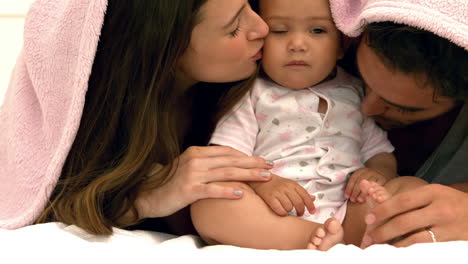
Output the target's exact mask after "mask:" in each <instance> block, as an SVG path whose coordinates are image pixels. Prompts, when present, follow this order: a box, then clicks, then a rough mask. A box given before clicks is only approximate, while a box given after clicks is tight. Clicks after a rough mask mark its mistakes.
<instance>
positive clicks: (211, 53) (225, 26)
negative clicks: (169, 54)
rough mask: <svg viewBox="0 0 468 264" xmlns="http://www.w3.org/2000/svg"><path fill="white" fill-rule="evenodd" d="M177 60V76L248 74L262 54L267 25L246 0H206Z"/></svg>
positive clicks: (226, 78)
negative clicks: (189, 37) (198, 20)
mask: <svg viewBox="0 0 468 264" xmlns="http://www.w3.org/2000/svg"><path fill="white" fill-rule="evenodd" d="M199 16H200V18H201V22H200V23H199V24H197V25H196V26H195V28H194V29H193V31H192V36H191V41H190V45H189V47H188V49H187V50H186V51H185V53H184V54H183V55H182V57H181V58H180V61H179V73H178V76H177V77H178V80H179V81H181V82H182V83H183V85H185V86H191V85H193V84H195V83H197V82H216V83H221V82H233V81H239V80H242V79H246V78H248V77H249V76H250V75H252V74H253V73H254V72H255V70H256V68H257V61H258V60H259V59H260V58H261V49H262V46H263V38H264V37H265V36H266V35H267V33H268V26H267V25H266V24H265V22H264V21H263V20H262V19H261V18H260V17H259V16H258V15H257V14H256V13H255V12H254V11H253V10H252V9H251V7H250V5H249V2H248V1H247V0H208V1H207V2H206V3H205V4H204V6H203V7H202V8H201V10H200V14H199Z"/></svg>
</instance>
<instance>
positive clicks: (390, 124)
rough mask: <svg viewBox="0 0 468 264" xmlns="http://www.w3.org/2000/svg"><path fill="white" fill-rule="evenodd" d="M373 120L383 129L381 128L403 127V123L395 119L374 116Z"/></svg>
mask: <svg viewBox="0 0 468 264" xmlns="http://www.w3.org/2000/svg"><path fill="white" fill-rule="evenodd" d="M374 120H375V122H376V123H377V124H378V125H379V126H380V127H381V128H382V129H383V130H391V129H395V128H401V127H405V124H403V123H400V122H395V121H390V120H387V119H383V118H378V117H376V118H374Z"/></svg>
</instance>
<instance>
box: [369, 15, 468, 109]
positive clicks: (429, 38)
mask: <svg viewBox="0 0 468 264" xmlns="http://www.w3.org/2000/svg"><path fill="white" fill-rule="evenodd" d="M363 37H364V41H365V42H366V44H367V45H368V46H369V47H370V48H371V49H372V50H373V51H374V52H375V53H376V54H377V56H379V58H380V59H381V60H382V61H383V63H384V64H385V66H387V67H388V68H389V69H391V70H393V71H397V72H403V73H406V74H410V75H416V76H418V77H419V76H423V77H424V78H423V80H424V81H427V82H429V83H430V84H431V85H432V86H433V87H434V88H435V91H434V92H435V95H440V96H447V97H452V98H454V99H456V100H460V101H466V100H467V99H468V51H466V50H465V49H463V48H462V47H460V46H457V45H456V44H454V43H452V42H450V41H449V40H447V39H445V38H442V37H439V36H437V35H435V34H434V33H432V32H429V31H426V30H422V29H418V28H414V27H410V26H407V25H403V24H395V23H392V22H380V23H370V24H368V25H366V26H365V27H364V34H363Z"/></svg>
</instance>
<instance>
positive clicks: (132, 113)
mask: <svg viewBox="0 0 468 264" xmlns="http://www.w3.org/2000/svg"><path fill="white" fill-rule="evenodd" d="M206 1H207V0H109V3H108V8H107V12H106V15H105V20H104V25H103V29H102V32H101V37H100V41H99V44H98V49H97V53H96V57H95V61H94V64H93V68H92V73H91V77H90V79H89V87H88V91H87V94H86V102H85V106H84V110H83V115H82V119H81V123H80V128H79V130H78V132H77V135H76V138H75V141H74V143H73V145H72V148H71V150H70V152H69V155H68V157H67V160H66V162H65V165H64V167H63V170H62V174H61V177H60V179H59V181H58V183H57V186H56V187H55V189H54V191H53V193H52V196H51V198H50V202H49V204H48V205H47V207H46V208H45V210H44V212H43V213H42V215H41V216H40V217H39V218H38V219H37V221H36V222H38V223H41V222H48V221H60V222H64V223H67V224H74V225H77V226H79V227H81V228H83V229H84V230H86V231H88V232H90V233H93V234H110V233H111V232H112V226H117V227H119V226H120V227H122V226H128V225H130V224H135V223H136V222H137V219H138V218H139V217H138V212H137V211H136V209H135V207H134V202H135V200H136V197H137V194H138V193H141V192H143V191H146V190H150V189H153V188H157V187H159V186H161V185H163V184H165V183H166V182H167V181H168V180H169V179H170V177H171V176H172V175H171V173H170V172H171V166H166V167H165V169H163V170H161V171H158V173H157V176H153V177H148V176H149V175H150V174H151V173H154V172H153V171H152V169H153V166H154V164H155V163H159V164H163V165H168V164H173V162H174V161H175V160H176V159H177V157H178V156H179V155H180V154H181V153H182V152H183V151H184V149H185V148H187V147H188V146H191V145H205V144H206V143H207V141H208V139H209V137H210V134H211V133H212V131H213V129H214V127H215V125H216V122H217V121H218V120H219V118H220V117H221V116H222V115H223V114H225V113H226V112H228V111H229V110H230V109H231V108H232V107H233V106H234V105H235V104H236V102H238V101H239V100H240V98H241V97H242V96H243V95H244V94H245V93H246V92H247V90H248V89H249V87H250V83H251V81H252V79H249V80H247V81H244V82H239V83H232V84H197V85H196V87H192V88H190V89H189V90H188V91H187V90H183V89H182V88H180V87H177V86H176V84H175V71H176V66H177V61H178V59H179V58H180V56H181V55H182V54H183V52H184V51H185V50H186V49H187V47H188V46H189V44H190V36H191V32H192V30H193V28H194V27H195V25H197V23H199V22H200V20H201V19H203V17H202V15H201V14H200V8H201V7H202V6H203V4H204V3H205V2H206ZM129 211H131V212H133V213H132V215H133V218H134V219H133V221H130V222H131V223H122V222H121V219H122V217H123V216H124V215H125V214H126V213H128V212H129Z"/></svg>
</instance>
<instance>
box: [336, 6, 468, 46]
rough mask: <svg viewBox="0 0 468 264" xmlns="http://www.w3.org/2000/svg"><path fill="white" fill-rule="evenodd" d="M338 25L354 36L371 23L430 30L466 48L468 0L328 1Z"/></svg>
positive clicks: (467, 44) (467, 41)
mask: <svg viewBox="0 0 468 264" xmlns="http://www.w3.org/2000/svg"><path fill="white" fill-rule="evenodd" d="M330 5H331V9H332V13H333V17H334V19H335V22H336V24H337V26H338V28H339V29H340V30H341V31H342V32H344V33H345V34H346V35H349V36H352V37H356V36H358V35H359V34H360V33H361V31H362V27H363V26H364V25H366V24H369V23H372V22H383V21H391V22H395V23H400V24H406V25H410V26H413V27H417V28H421V29H425V30H428V31H431V32H433V33H435V34H437V35H439V36H441V37H443V38H446V39H449V40H451V41H452V42H453V43H455V44H457V45H459V46H461V47H463V48H465V50H468V0H330Z"/></svg>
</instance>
